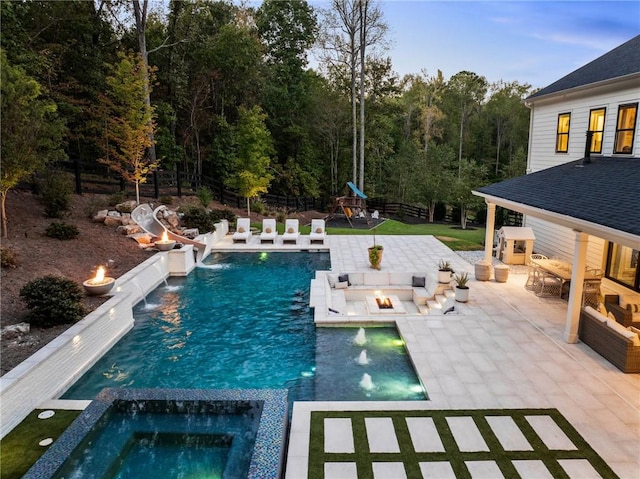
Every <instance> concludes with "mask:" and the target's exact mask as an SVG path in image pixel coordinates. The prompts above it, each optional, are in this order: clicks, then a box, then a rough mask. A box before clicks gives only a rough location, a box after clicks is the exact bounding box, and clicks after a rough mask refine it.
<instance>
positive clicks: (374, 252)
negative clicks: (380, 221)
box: [368, 227, 384, 269]
mask: <svg viewBox="0 0 640 479" xmlns="http://www.w3.org/2000/svg"><path fill="white" fill-rule="evenodd" d="M376 228H377V227H375V228H373V246H371V247H370V248H368V250H369V263H370V264H371V267H372V268H373V269H380V263H382V252H383V251H384V247H383V246H382V245H381V244H377V243H376Z"/></svg>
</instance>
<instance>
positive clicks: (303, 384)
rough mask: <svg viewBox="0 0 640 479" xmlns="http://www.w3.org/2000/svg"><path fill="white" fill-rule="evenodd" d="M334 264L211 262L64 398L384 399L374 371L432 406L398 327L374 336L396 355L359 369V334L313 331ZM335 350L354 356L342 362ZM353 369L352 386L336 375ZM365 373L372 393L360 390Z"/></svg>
mask: <svg viewBox="0 0 640 479" xmlns="http://www.w3.org/2000/svg"><path fill="white" fill-rule="evenodd" d="M329 265H330V260H329V254H328V253H290V252H289V253H280V252H277V253H274V252H271V253H266V252H259V253H216V254H213V255H211V256H210V257H209V258H208V259H207V261H206V264H205V265H204V267H199V268H196V269H195V270H194V271H193V272H192V273H191V274H189V276H187V277H184V278H183V277H174V278H169V280H168V282H167V284H165V285H161V286H160V287H158V288H157V289H156V290H155V291H154V292H152V293H151V294H149V295H148V296H147V298H146V300H145V302H144V303H140V304H138V305H137V306H136V307H135V311H134V316H135V318H136V324H135V326H134V328H133V329H132V330H131V331H130V332H129V333H128V334H127V335H125V336H124V337H123V338H122V339H121V340H120V341H119V342H118V343H117V344H116V345H115V346H114V347H113V348H112V349H111V350H110V351H109V352H107V353H106V354H105V356H103V357H102V358H101V359H100V360H99V361H98V362H97V363H96V364H95V365H94V366H93V367H92V368H91V369H90V370H89V371H88V372H87V373H85V374H84V375H83V376H82V377H81V378H80V379H79V380H78V381H77V382H76V383H75V384H74V385H73V386H72V387H71V388H70V389H69V390H68V391H67V392H66V393H65V395H64V396H63V397H64V398H66V399H91V398H93V397H95V396H96V394H98V392H99V391H100V390H102V388H105V387H136V388H198V389H203V388H204V389H247V388H275V389H278V388H286V389H288V390H289V399H290V400H291V401H294V400H385V399H391V398H390V397H389V394H388V389H387V388H386V387H385V386H384V384H385V381H382V377H381V376H380V375H378V373H374V372H373V371H374V370H375V368H376V367H382V366H384V368H385V369H386V370H387V371H386V372H385V373H384V374H385V375H390V376H393V377H396V378H399V377H403V378H405V379H403V380H402V381H403V383H404V384H405V385H406V389H408V390H409V391H410V393H409V394H405V393H403V394H401V395H400V396H396V397H394V399H397V400H400V399H421V400H423V399H425V394H424V391H422V388H421V387H420V385H419V381H418V379H417V377H416V375H415V372H414V371H413V368H412V367H411V364H410V361H409V358H408V357H407V355H406V351H405V350H404V347H403V346H402V345H401V344H399V343H397V341H398V340H399V338H398V336H397V331H396V330H395V328H381V329H380V330H377V329H376V331H378V332H379V334H383V335H388V336H389V339H388V341H387V344H388V345H390V344H392V343H393V341H396V347H395V349H394V348H391V347H387V348H379V351H378V352H379V354H378V352H377V353H375V354H374V351H373V350H371V349H370V351H368V354H369V356H371V361H370V362H369V363H368V364H356V360H357V358H358V357H359V355H360V354H361V350H362V349H363V347H360V346H358V345H354V344H353V341H352V340H353V337H354V336H355V334H356V331H355V330H353V329H352V328H335V329H334V328H319V329H318V330H316V328H315V325H314V323H313V315H312V310H311V308H310V307H309V284H310V281H311V279H312V278H313V276H314V274H315V271H316V270H327V269H329ZM374 336H375V335H374ZM379 342H381V343H384V342H385V340H380V341H379ZM371 344H372V345H373V344H374V342H373V337H372V343H371ZM338 346H345V347H347V351H346V352H344V353H341V354H340V355H337V354H336V353H335V351H334V350H333V349H335V348H334V347H338ZM332 348H333V349H332ZM385 354H386V356H385ZM372 355H373V356H372ZM332 358H334V359H336V361H337V362H334V363H331V359H332ZM347 358H348V359H347ZM347 361H349V363H348V364H347ZM391 363H393V364H394V365H396V366H397V367H394V366H391ZM318 365H319V366H320V367H318ZM347 366H349V367H350V368H351V369H353V370H354V373H353V374H355V376H353V375H352V377H350V378H349V379H348V380H347V379H346V378H344V377H342V376H338V375H337V373H336V371H334V369H338V370H340V371H342V370H344V369H345V368H346V367H347ZM365 373H366V374H369V375H370V376H372V378H373V387H370V388H366V387H360V386H359V385H360V382H361V381H362V376H363V375H364V374H365ZM376 376H377V377H378V378H379V379H378V380H377V379H376ZM336 378H339V379H340V381H339V382H337V381H336ZM354 378H355V379H354ZM332 382H333V383H334V387H325V386H324V384H331V383H332ZM354 382H355V383H356V387H355V388H354V387H353V384H354ZM337 385H344V386H345V387H335V386H337ZM418 389H419V391H418Z"/></svg>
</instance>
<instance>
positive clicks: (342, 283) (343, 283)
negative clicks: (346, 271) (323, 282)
mask: <svg viewBox="0 0 640 479" xmlns="http://www.w3.org/2000/svg"><path fill="white" fill-rule="evenodd" d="M348 286H349V282H348V281H338V282H337V283H336V289H347V287H348Z"/></svg>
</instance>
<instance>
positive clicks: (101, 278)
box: [92, 266, 104, 284]
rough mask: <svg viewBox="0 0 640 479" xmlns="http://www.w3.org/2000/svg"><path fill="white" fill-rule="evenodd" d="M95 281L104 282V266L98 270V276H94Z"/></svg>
mask: <svg viewBox="0 0 640 479" xmlns="http://www.w3.org/2000/svg"><path fill="white" fill-rule="evenodd" d="M92 282H93V283H96V284H98V283H102V282H104V266H100V267H99V268H98V270H97V271H96V277H95V278H93V281H92Z"/></svg>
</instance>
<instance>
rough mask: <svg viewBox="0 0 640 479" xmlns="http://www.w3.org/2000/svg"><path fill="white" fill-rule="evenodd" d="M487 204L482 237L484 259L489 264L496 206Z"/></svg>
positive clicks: (491, 254)
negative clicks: (485, 227) (484, 230)
mask: <svg viewBox="0 0 640 479" xmlns="http://www.w3.org/2000/svg"><path fill="white" fill-rule="evenodd" d="M486 203H487V225H486V226H487V229H486V232H485V235H484V259H485V260H487V261H488V262H489V264H491V257H492V256H493V232H494V230H495V224H496V204H495V203H489V202H488V201H487V202H486Z"/></svg>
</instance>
